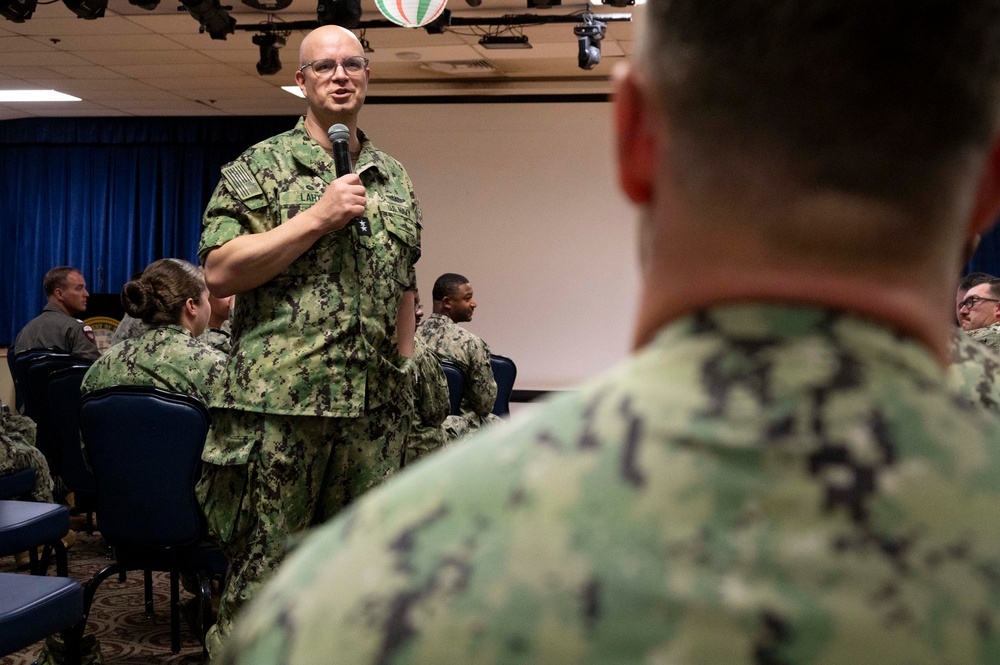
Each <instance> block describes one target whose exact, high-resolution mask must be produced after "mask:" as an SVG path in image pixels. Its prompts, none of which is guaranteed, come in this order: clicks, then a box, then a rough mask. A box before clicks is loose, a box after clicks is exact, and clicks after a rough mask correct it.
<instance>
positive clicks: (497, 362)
mask: <svg viewBox="0 0 1000 665" xmlns="http://www.w3.org/2000/svg"><path fill="white" fill-rule="evenodd" d="M490 367H491V368H492V369H493V378H494V379H496V382H497V401H495V402H494V403H493V413H495V414H496V415H498V416H500V417H504V416H509V415H510V393H511V391H513V390H514V379H516V378H517V365H515V364H514V361H513V360H511V359H510V358H508V357H507V356H497V355H493V354H492V353H491V354H490Z"/></svg>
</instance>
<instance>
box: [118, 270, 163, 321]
mask: <svg viewBox="0 0 1000 665" xmlns="http://www.w3.org/2000/svg"><path fill="white" fill-rule="evenodd" d="M122 306H123V307H124V308H125V312H126V313H128V315H129V316H131V317H134V318H137V319H145V318H146V317H147V316H149V315H150V314H152V313H153V310H154V309H155V306H156V305H155V301H154V299H153V287H152V286H150V285H149V283H148V282H145V281H143V280H142V278H139V279H133V280H131V281H130V282H128V283H127V284H125V286H123V287H122Z"/></svg>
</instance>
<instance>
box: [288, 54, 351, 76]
mask: <svg viewBox="0 0 1000 665" xmlns="http://www.w3.org/2000/svg"><path fill="white" fill-rule="evenodd" d="M306 67H312V70H313V73H314V74H316V76H333V74H334V72H336V71H337V67H343V68H344V72H345V73H347V75H348V76H355V75H357V74H360V73H361V72H363V71H365V68H366V67H368V58H366V57H364V56H360V55H352V56H350V57H348V58H344V59H343V60H341V61H339V62H338V61H336V60H330V59H329V58H323V59H322V60H313V61H312V62H307V63H306V64H304V65H302V66H301V67H299V71H300V72H303V73H304V70H305V68H306Z"/></svg>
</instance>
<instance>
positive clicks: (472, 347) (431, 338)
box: [417, 273, 501, 441]
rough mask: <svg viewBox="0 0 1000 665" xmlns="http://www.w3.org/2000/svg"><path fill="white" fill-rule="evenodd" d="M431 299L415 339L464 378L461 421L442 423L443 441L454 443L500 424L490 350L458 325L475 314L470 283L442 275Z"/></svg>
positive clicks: (466, 280) (480, 340) (446, 274)
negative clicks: (430, 310)
mask: <svg viewBox="0 0 1000 665" xmlns="http://www.w3.org/2000/svg"><path fill="white" fill-rule="evenodd" d="M432 297H433V298H434V313H433V314H431V316H430V318H428V319H427V321H425V322H424V323H423V325H421V326H420V327H419V328H417V337H418V338H420V339H422V340H423V342H424V344H426V345H427V346H428V348H430V349H431V350H432V351H433V352H434V353H436V354H437V355H438V357H439V358H441V359H443V360H450V361H452V362H453V363H455V364H456V365H458V366H459V368H460V369H461V370H462V374H463V375H464V377H465V387H464V388H463V390H462V407H461V413H460V414H459V416H460V417H459V418H449V420H448V421H447V422H446V423H445V439H446V440H447V441H455V440H457V439H459V438H461V437H463V436H465V435H466V434H468V433H469V432H474V431H475V430H477V429H479V428H481V427H483V426H485V425H489V424H493V423H498V422H501V421H500V418H499V417H498V416H496V415H494V414H493V413H492V410H493V403H494V402H495V401H496V398H497V382H496V379H494V378H493V369H492V368H491V367H490V347H489V346H487V344H486V342H485V341H483V339H481V338H480V337H477V336H476V335H475V334H473V333H471V332H469V331H468V330H466V329H465V328H462V327H461V326H459V325H458V324H459V323H465V322H466V321H471V320H472V314H473V312H475V311H476V306H477V305H476V301H475V300H474V299H473V292H472V285H471V284H469V280H468V279H466V278H465V277H463V276H462V275H458V274H455V273H445V274H443V275H441V276H440V277H438V278H437V281H435V282H434V291H433V293H432Z"/></svg>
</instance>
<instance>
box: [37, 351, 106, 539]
mask: <svg viewBox="0 0 1000 665" xmlns="http://www.w3.org/2000/svg"><path fill="white" fill-rule="evenodd" d="M89 368H90V364H88V363H86V362H80V363H76V364H73V365H70V366H69V367H64V368H62V369H58V370H56V371H54V372H53V373H52V375H51V376H50V377H49V380H48V384H47V386H46V389H47V390H46V394H47V398H48V402H49V404H50V405H51V407H52V410H53V411H57V412H58V414H59V417H58V418H54V419H53V425H54V429H55V434H56V436H57V437H58V443H59V447H58V453H57V454H58V456H59V459H60V462H61V471H62V472H61V473H60V474H59V475H60V476H61V477H62V480H63V483H64V484H65V485H66V487H67V488H69V490H71V491H72V492H73V508H74V512H83V513H86V515H87V533H94V511H95V510H96V509H97V484H96V483H95V481H94V474H93V473H92V472H91V471H90V468H89V467H88V466H87V464H86V462H84V460H83V449H82V448H81V446H80V386H81V384H82V383H83V377H84V375H85V374H86V373H87V370H88V369H89ZM57 405H58V406H57Z"/></svg>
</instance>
